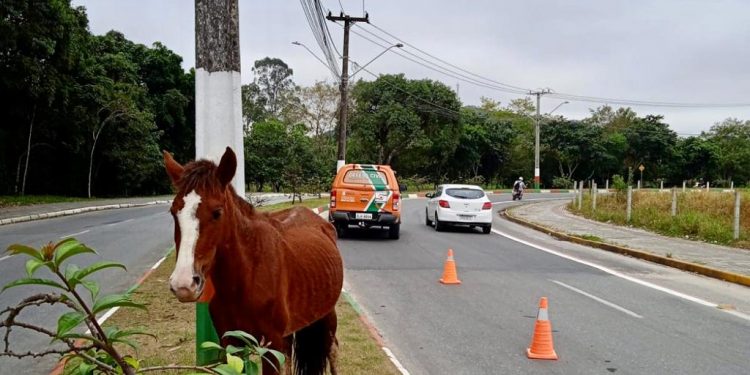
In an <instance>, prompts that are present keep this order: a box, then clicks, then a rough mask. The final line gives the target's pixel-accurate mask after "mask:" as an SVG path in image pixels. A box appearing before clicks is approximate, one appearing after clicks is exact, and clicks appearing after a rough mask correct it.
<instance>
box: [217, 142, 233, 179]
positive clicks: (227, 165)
mask: <svg viewBox="0 0 750 375" xmlns="http://www.w3.org/2000/svg"><path fill="white" fill-rule="evenodd" d="M236 170H237V156H235V155H234V151H232V149H231V148H229V147H227V150H226V151H224V155H223V156H222V157H221V161H220V162H219V168H218V169H217V170H216V176H217V177H218V178H219V181H220V182H221V185H222V186H227V184H228V183H229V182H230V181H232V177H234V172H235V171H236Z"/></svg>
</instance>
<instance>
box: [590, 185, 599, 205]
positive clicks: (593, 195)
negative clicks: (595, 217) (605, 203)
mask: <svg viewBox="0 0 750 375" xmlns="http://www.w3.org/2000/svg"><path fill="white" fill-rule="evenodd" d="M598 194H599V190H598V189H597V188H596V182H594V183H593V186H592V189H591V212H596V196H597V195H598Z"/></svg>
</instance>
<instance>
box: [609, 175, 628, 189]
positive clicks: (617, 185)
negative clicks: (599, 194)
mask: <svg viewBox="0 0 750 375" xmlns="http://www.w3.org/2000/svg"><path fill="white" fill-rule="evenodd" d="M612 188H613V189H615V190H617V191H618V192H623V191H626V190H628V184H627V183H626V182H625V179H624V178H622V176H620V175H619V174H616V175H614V176H612Z"/></svg>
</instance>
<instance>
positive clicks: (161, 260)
mask: <svg viewBox="0 0 750 375" xmlns="http://www.w3.org/2000/svg"><path fill="white" fill-rule="evenodd" d="M165 260H167V256H166V255H165V256H164V257H162V258H161V259H159V261H158V262H156V264H154V266H153V267H151V269H152V270H155V269H157V268H159V266H160V265H161V263H162V262H164V261H165Z"/></svg>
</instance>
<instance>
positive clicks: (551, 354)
mask: <svg viewBox="0 0 750 375" xmlns="http://www.w3.org/2000/svg"><path fill="white" fill-rule="evenodd" d="M526 355H527V356H528V357H529V358H531V359H557V353H555V348H554V345H553V344H552V324H550V322H549V315H548V313H547V297H542V299H541V300H539V313H538V314H537V316H536V325H535V326H534V337H533V338H532V339H531V347H530V348H528V349H526Z"/></svg>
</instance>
